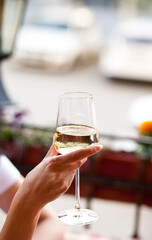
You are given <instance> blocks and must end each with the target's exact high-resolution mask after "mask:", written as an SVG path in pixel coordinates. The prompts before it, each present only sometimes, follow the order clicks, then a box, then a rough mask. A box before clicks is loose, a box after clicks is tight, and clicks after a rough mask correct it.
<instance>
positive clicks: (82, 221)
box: [55, 92, 99, 225]
mask: <svg viewBox="0 0 152 240" xmlns="http://www.w3.org/2000/svg"><path fill="white" fill-rule="evenodd" d="M93 145H99V136H98V132H97V124H96V116H95V108H94V101H93V96H92V94H89V93H85V92H68V93H64V94H62V95H61V96H60V98H59V106H58V117H57V127H56V134H55V148H56V150H57V151H58V152H59V153H61V154H65V153H69V152H72V151H74V150H77V149H81V148H86V147H89V146H93ZM79 178H80V177H79V169H78V170H77V172H76V176H75V188H76V189H75V196H76V197H75V198H76V203H75V207H74V208H73V209H68V210H65V211H63V212H61V213H59V215H58V217H59V219H60V221H62V222H63V223H65V224H69V225H88V224H91V223H94V222H95V221H96V220H97V219H98V216H97V214H96V213H95V212H93V211H91V210H89V209H83V208H81V206H80V181H79Z"/></svg>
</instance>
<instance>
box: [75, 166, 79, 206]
mask: <svg viewBox="0 0 152 240" xmlns="http://www.w3.org/2000/svg"><path fill="white" fill-rule="evenodd" d="M75 200H76V203H75V209H80V170H79V168H78V169H77V171H76V175H75Z"/></svg>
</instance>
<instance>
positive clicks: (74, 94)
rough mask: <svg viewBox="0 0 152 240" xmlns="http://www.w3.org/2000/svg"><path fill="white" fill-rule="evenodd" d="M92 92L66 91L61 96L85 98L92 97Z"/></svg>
mask: <svg viewBox="0 0 152 240" xmlns="http://www.w3.org/2000/svg"><path fill="white" fill-rule="evenodd" d="M92 97H93V95H92V93H88V92H64V93H62V94H61V95H60V98H65V99H71V98H73V99H84V98H92Z"/></svg>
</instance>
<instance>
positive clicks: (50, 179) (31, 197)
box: [0, 146, 101, 240]
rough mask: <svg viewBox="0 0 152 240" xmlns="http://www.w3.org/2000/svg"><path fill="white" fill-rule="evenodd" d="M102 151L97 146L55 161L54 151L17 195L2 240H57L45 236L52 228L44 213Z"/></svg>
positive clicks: (56, 157)
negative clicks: (92, 156)
mask: <svg viewBox="0 0 152 240" xmlns="http://www.w3.org/2000/svg"><path fill="white" fill-rule="evenodd" d="M100 149H101V147H99V146H96V147H90V148H86V149H81V150H77V151H75V152H72V153H68V154H65V155H63V156H53V157H52V152H53V150H52V148H51V150H50V151H49V152H48V154H47V155H46V157H45V158H44V160H43V161H42V162H41V163H40V164H39V165H38V166H37V167H36V168H34V169H33V170H32V171H31V172H30V173H29V174H28V175H27V177H26V178H25V180H24V182H23V184H22V185H21V187H20V188H19V190H18V191H17V193H16V195H15V197H14V199H13V201H12V204H11V207H10V209H9V212H8V216H7V219H6V222H5V224H4V227H3V229H2V232H1V234H0V240H14V239H15V240H20V239H22V240H32V239H34V240H39V239H44V240H47V239H55V238H54V237H53V236H52V232H50V233H49V234H48V235H47V234H46V235H47V236H46V238H44V236H45V235H44V231H43V230H44V229H45V227H46V226H49V227H50V224H52V221H51V220H49V218H48V217H49V216H48V214H46V212H44V210H43V212H42V209H43V207H44V206H45V205H46V204H47V203H49V202H51V201H53V200H55V199H56V198H58V197H59V196H60V195H62V194H63V193H64V192H66V191H67V189H68V188H69V186H70V185H71V182H72V180H73V178H74V175H75V171H76V169H77V168H79V167H80V166H81V165H82V164H83V163H84V162H85V161H86V158H87V157H89V156H91V155H93V154H95V153H96V152H98V151H99V150H100ZM53 155H54V154H53ZM44 183H45V184H44ZM40 216H41V218H40ZM42 219H43V221H41V220H42ZM44 219H45V221H46V223H47V224H46V225H44ZM52 219H53V218H52ZM56 221H57V220H56ZM37 225H38V226H39V228H38V227H37ZM47 228H48V227H46V229H45V231H47ZM33 236H34V238H33ZM61 237H62V236H61ZM59 239H62V238H59Z"/></svg>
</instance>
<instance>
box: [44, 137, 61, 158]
mask: <svg viewBox="0 0 152 240" xmlns="http://www.w3.org/2000/svg"><path fill="white" fill-rule="evenodd" d="M54 140H55V139H54V138H53V143H52V146H51V147H50V149H49V151H48V152H47V154H46V157H53V156H56V155H58V152H57V151H56V149H55V144H54Z"/></svg>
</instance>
